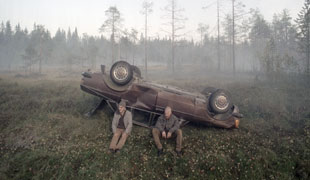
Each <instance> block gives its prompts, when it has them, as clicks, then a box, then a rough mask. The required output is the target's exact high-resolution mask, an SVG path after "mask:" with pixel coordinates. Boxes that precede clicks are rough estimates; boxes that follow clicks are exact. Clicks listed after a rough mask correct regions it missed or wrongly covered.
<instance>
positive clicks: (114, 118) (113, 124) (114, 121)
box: [112, 112, 118, 134]
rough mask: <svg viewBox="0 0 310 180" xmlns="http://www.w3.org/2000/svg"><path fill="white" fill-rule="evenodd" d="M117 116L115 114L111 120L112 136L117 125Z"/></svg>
mask: <svg viewBox="0 0 310 180" xmlns="http://www.w3.org/2000/svg"><path fill="white" fill-rule="evenodd" d="M117 116H118V115H117V114H116V112H115V113H114V116H113V120H112V132H113V134H114V133H115V131H116V127H117V124H116V121H117V118H118V117H117Z"/></svg>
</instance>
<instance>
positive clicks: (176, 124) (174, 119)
mask: <svg viewBox="0 0 310 180" xmlns="http://www.w3.org/2000/svg"><path fill="white" fill-rule="evenodd" d="M173 121H174V123H173V126H172V127H171V128H170V129H169V132H170V133H174V132H175V131H176V130H178V129H179V128H180V123H179V119H178V118H177V117H175V116H174V117H173Z"/></svg>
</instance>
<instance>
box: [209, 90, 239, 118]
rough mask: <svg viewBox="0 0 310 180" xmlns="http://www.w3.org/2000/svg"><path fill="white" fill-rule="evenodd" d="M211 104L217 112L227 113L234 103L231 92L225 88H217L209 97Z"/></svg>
mask: <svg viewBox="0 0 310 180" xmlns="http://www.w3.org/2000/svg"><path fill="white" fill-rule="evenodd" d="M209 105H210V108H211V110H212V111H213V112H214V113H216V114H223V113H226V112H227V111H229V110H230V109H231V108H232V105H233V104H232V102H231V96H230V93H229V92H227V91H225V90H223V89H218V90H216V91H215V92H213V93H212V94H211V96H210V98H209Z"/></svg>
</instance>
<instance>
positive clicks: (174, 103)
mask: <svg viewBox="0 0 310 180" xmlns="http://www.w3.org/2000/svg"><path fill="white" fill-rule="evenodd" d="M166 106H170V107H171V108H172V109H173V112H174V113H175V114H176V115H177V116H179V117H180V118H184V119H189V118H190V117H192V116H193V115H194V112H195V103H194V99H193V98H192V97H190V96H184V95H178V94H175V93H172V92H168V91H165V90H161V91H159V92H158V97H157V101H156V108H157V109H163V108H165V107H166Z"/></svg>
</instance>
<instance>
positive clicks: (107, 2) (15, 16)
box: [0, 0, 304, 39]
mask: <svg viewBox="0 0 310 180" xmlns="http://www.w3.org/2000/svg"><path fill="white" fill-rule="evenodd" d="M142 1H143V0H130V1H129V0H127V1H126V0H52V1H51V0H0V21H4V22H5V21H7V20H10V21H11V23H12V25H13V26H15V25H16V24H17V23H20V24H21V26H22V27H27V28H28V30H32V27H33V24H34V22H36V23H37V24H42V25H44V26H45V27H46V28H47V29H49V30H50V31H51V33H52V35H54V33H55V32H56V30H57V29H58V27H60V28H62V29H64V30H66V31H67V30H68V28H69V27H71V30H72V29H74V27H77V28H78V30H79V34H80V35H82V34H83V33H87V34H88V35H99V31H98V29H99V27H100V26H101V25H102V23H103V22H104V21H105V19H106V17H105V14H104V12H105V10H107V9H108V8H109V6H114V5H116V6H117V8H118V9H119V11H120V12H121V14H122V16H123V19H124V23H123V24H124V28H127V29H131V28H135V29H137V30H138V31H139V32H142V31H143V23H144V19H143V16H142V15H141V14H140V11H141V9H142V8H141V7H142ZM241 1H242V2H243V3H244V4H245V5H246V8H245V10H249V9H250V8H259V9H260V11H261V12H262V13H263V14H264V16H265V18H266V19H267V20H269V21H270V20H271V19H272V16H273V14H274V13H280V12H281V11H282V10H283V9H285V8H286V9H289V11H290V14H291V16H292V17H294V18H296V17H297V13H298V12H299V11H300V10H301V8H302V6H303V3H304V0H241ZM153 2H154V6H153V13H152V14H151V15H150V19H149V29H150V35H151V36H153V37H154V36H157V35H160V36H164V35H165V33H164V31H163V29H167V27H166V26H164V25H163V23H164V22H165V20H164V19H162V16H163V15H164V14H165V11H163V8H164V7H165V6H166V5H167V0H156V1H155V0H154V1H153ZM214 2H215V0H178V5H179V7H181V8H184V9H185V12H184V15H185V17H186V18H188V20H187V21H186V23H185V25H186V29H185V30H184V32H187V38H194V39H197V38H198V34H196V29H197V25H198V24H199V23H201V22H202V23H205V24H209V26H210V29H209V32H210V33H211V34H214V33H215V29H216V28H215V25H216V4H214ZM210 4H211V6H209V5H210ZM212 4H214V5H212ZM205 6H209V8H207V9H202V7H205ZM221 7H222V9H223V10H222V12H221V14H222V15H221V16H224V13H229V12H230V8H231V0H221Z"/></svg>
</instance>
